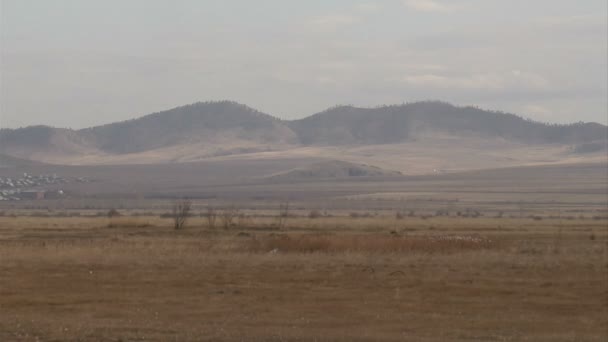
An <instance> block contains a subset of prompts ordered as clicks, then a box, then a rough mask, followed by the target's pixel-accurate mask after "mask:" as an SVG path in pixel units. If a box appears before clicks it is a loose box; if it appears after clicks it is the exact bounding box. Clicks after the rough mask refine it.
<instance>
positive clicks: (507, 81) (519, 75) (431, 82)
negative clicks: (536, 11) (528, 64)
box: [402, 70, 549, 91]
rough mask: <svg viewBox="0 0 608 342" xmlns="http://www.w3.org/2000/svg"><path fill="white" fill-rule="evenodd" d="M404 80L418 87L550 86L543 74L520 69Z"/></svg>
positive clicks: (499, 88)
mask: <svg viewBox="0 0 608 342" xmlns="http://www.w3.org/2000/svg"><path fill="white" fill-rule="evenodd" d="M402 81H403V82H404V83H406V84H408V85H412V86H418V87H430V88H454V89H462V90H478V91H506V90H512V89H520V90H546V89H548V88H549V82H548V81H547V80H546V79H545V78H543V77H542V76H540V75H537V74H533V73H528V72H523V71H520V70H512V71H509V72H504V73H496V72H494V73H478V74H472V75H468V76H455V77H453V76H452V77H451V76H446V75H437V74H420V75H407V76H405V77H404V78H403V79H402Z"/></svg>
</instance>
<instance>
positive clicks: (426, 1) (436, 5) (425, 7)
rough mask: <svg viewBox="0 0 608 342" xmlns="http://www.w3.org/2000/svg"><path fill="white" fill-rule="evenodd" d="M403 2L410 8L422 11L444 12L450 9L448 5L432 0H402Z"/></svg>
mask: <svg viewBox="0 0 608 342" xmlns="http://www.w3.org/2000/svg"><path fill="white" fill-rule="evenodd" d="M403 4H404V5H405V6H407V7H408V8H410V9H413V10H415V11H422V12H445V11H448V10H449V9H450V7H449V6H446V5H444V4H442V3H440V2H438V1H434V0H404V1H403Z"/></svg>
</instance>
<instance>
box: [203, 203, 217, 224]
mask: <svg viewBox="0 0 608 342" xmlns="http://www.w3.org/2000/svg"><path fill="white" fill-rule="evenodd" d="M205 217H207V224H208V226H209V228H210V229H215V220H216V219H217V211H215V208H214V207H212V206H208V207H207V214H206V215H205Z"/></svg>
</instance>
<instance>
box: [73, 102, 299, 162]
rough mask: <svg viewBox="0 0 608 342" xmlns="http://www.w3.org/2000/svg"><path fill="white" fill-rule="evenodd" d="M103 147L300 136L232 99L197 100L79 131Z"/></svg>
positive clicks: (278, 140)
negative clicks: (218, 100) (137, 117)
mask: <svg viewBox="0 0 608 342" xmlns="http://www.w3.org/2000/svg"><path fill="white" fill-rule="evenodd" d="M79 134H81V135H82V136H84V137H86V139H87V140H89V141H92V142H93V143H94V145H95V146H97V147H98V148H99V149H100V150H102V151H105V152H109V153H134V152H142V151H148V150H153V149H158V148H162V147H167V146H172V145H178V144H188V143H207V144H221V143H227V142H229V141H234V140H241V141H251V142H255V143H259V144H289V143H296V142H297V140H298V139H297V137H296V136H295V134H294V132H292V131H291V130H290V129H289V128H288V127H286V126H285V125H284V124H283V123H282V122H281V121H280V120H279V119H276V118H274V117H272V116H270V115H268V114H264V113H261V112H258V111H256V110H254V109H252V108H250V107H247V106H244V105H241V104H238V103H235V102H229V101H223V102H206V103H195V104H192V105H187V106H183V107H178V108H174V109H171V110H167V111H163V112H159V113H154V114H150V115H147V116H144V117H142V118H139V119H135V120H130V121H125V122H119V123H113V124H109V125H105V126H98V127H93V128H89V129H84V130H81V131H79Z"/></svg>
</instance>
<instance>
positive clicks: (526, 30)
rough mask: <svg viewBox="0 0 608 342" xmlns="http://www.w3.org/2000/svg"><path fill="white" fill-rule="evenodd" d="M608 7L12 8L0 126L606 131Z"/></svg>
mask: <svg viewBox="0 0 608 342" xmlns="http://www.w3.org/2000/svg"><path fill="white" fill-rule="evenodd" d="M607 3H608V2H607V1H606V0H577V1H573V0H385V1H381V0H376V1H374V0H368V1H364V0H361V1H357V0H351V1H347V0H334V1H331V0H306V1H298V0H256V1H250V0H240V1H237V0H175V1H169V0H163V1H159V0H99V1H95V0H87V1H82V0H54V1H48V0H38V1H34V0H0V126H2V127H12V128H16V127H22V126H28V125H35V124H45V125H51V126H56V127H68V128H83V127H89V126H94V125H99V124H104V123H110V122H114V121H122V120H127V119H131V118H135V117H139V116H142V115H145V114H149V113H153V112H158V111H161V110H165V109H170V108H174V107H177V106H181V105H185V104H189V103H193V102H198V101H210V100H234V101H237V102H241V103H244V104H247V105H249V106H251V107H253V108H256V109H258V110H260V111H263V112H265V113H268V114H271V115H274V116H277V117H280V118H284V119H294V118H301V117H305V116H308V115H311V114H314V113H317V112H320V111H323V110H325V109H326V108H328V107H332V106H335V105H354V106H363V107H373V106H377V105H381V104H399V103H404V102H413V101H419V100H442V101H448V102H451V103H454V104H457V105H475V106H479V107H482V108H486V109H492V110H502V111H506V112H511V113H516V114H518V115H521V116H524V117H527V118H532V119H534V120H538V121H543V122H552V123H569V122H578V121H595V122H601V123H604V124H606V123H607V122H608V99H607V97H608V95H607V94H608V79H607V77H608V67H607V65H608V61H607V60H608V47H607V44H608V24H607V22H608V8H607V7H608V5H607Z"/></svg>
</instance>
